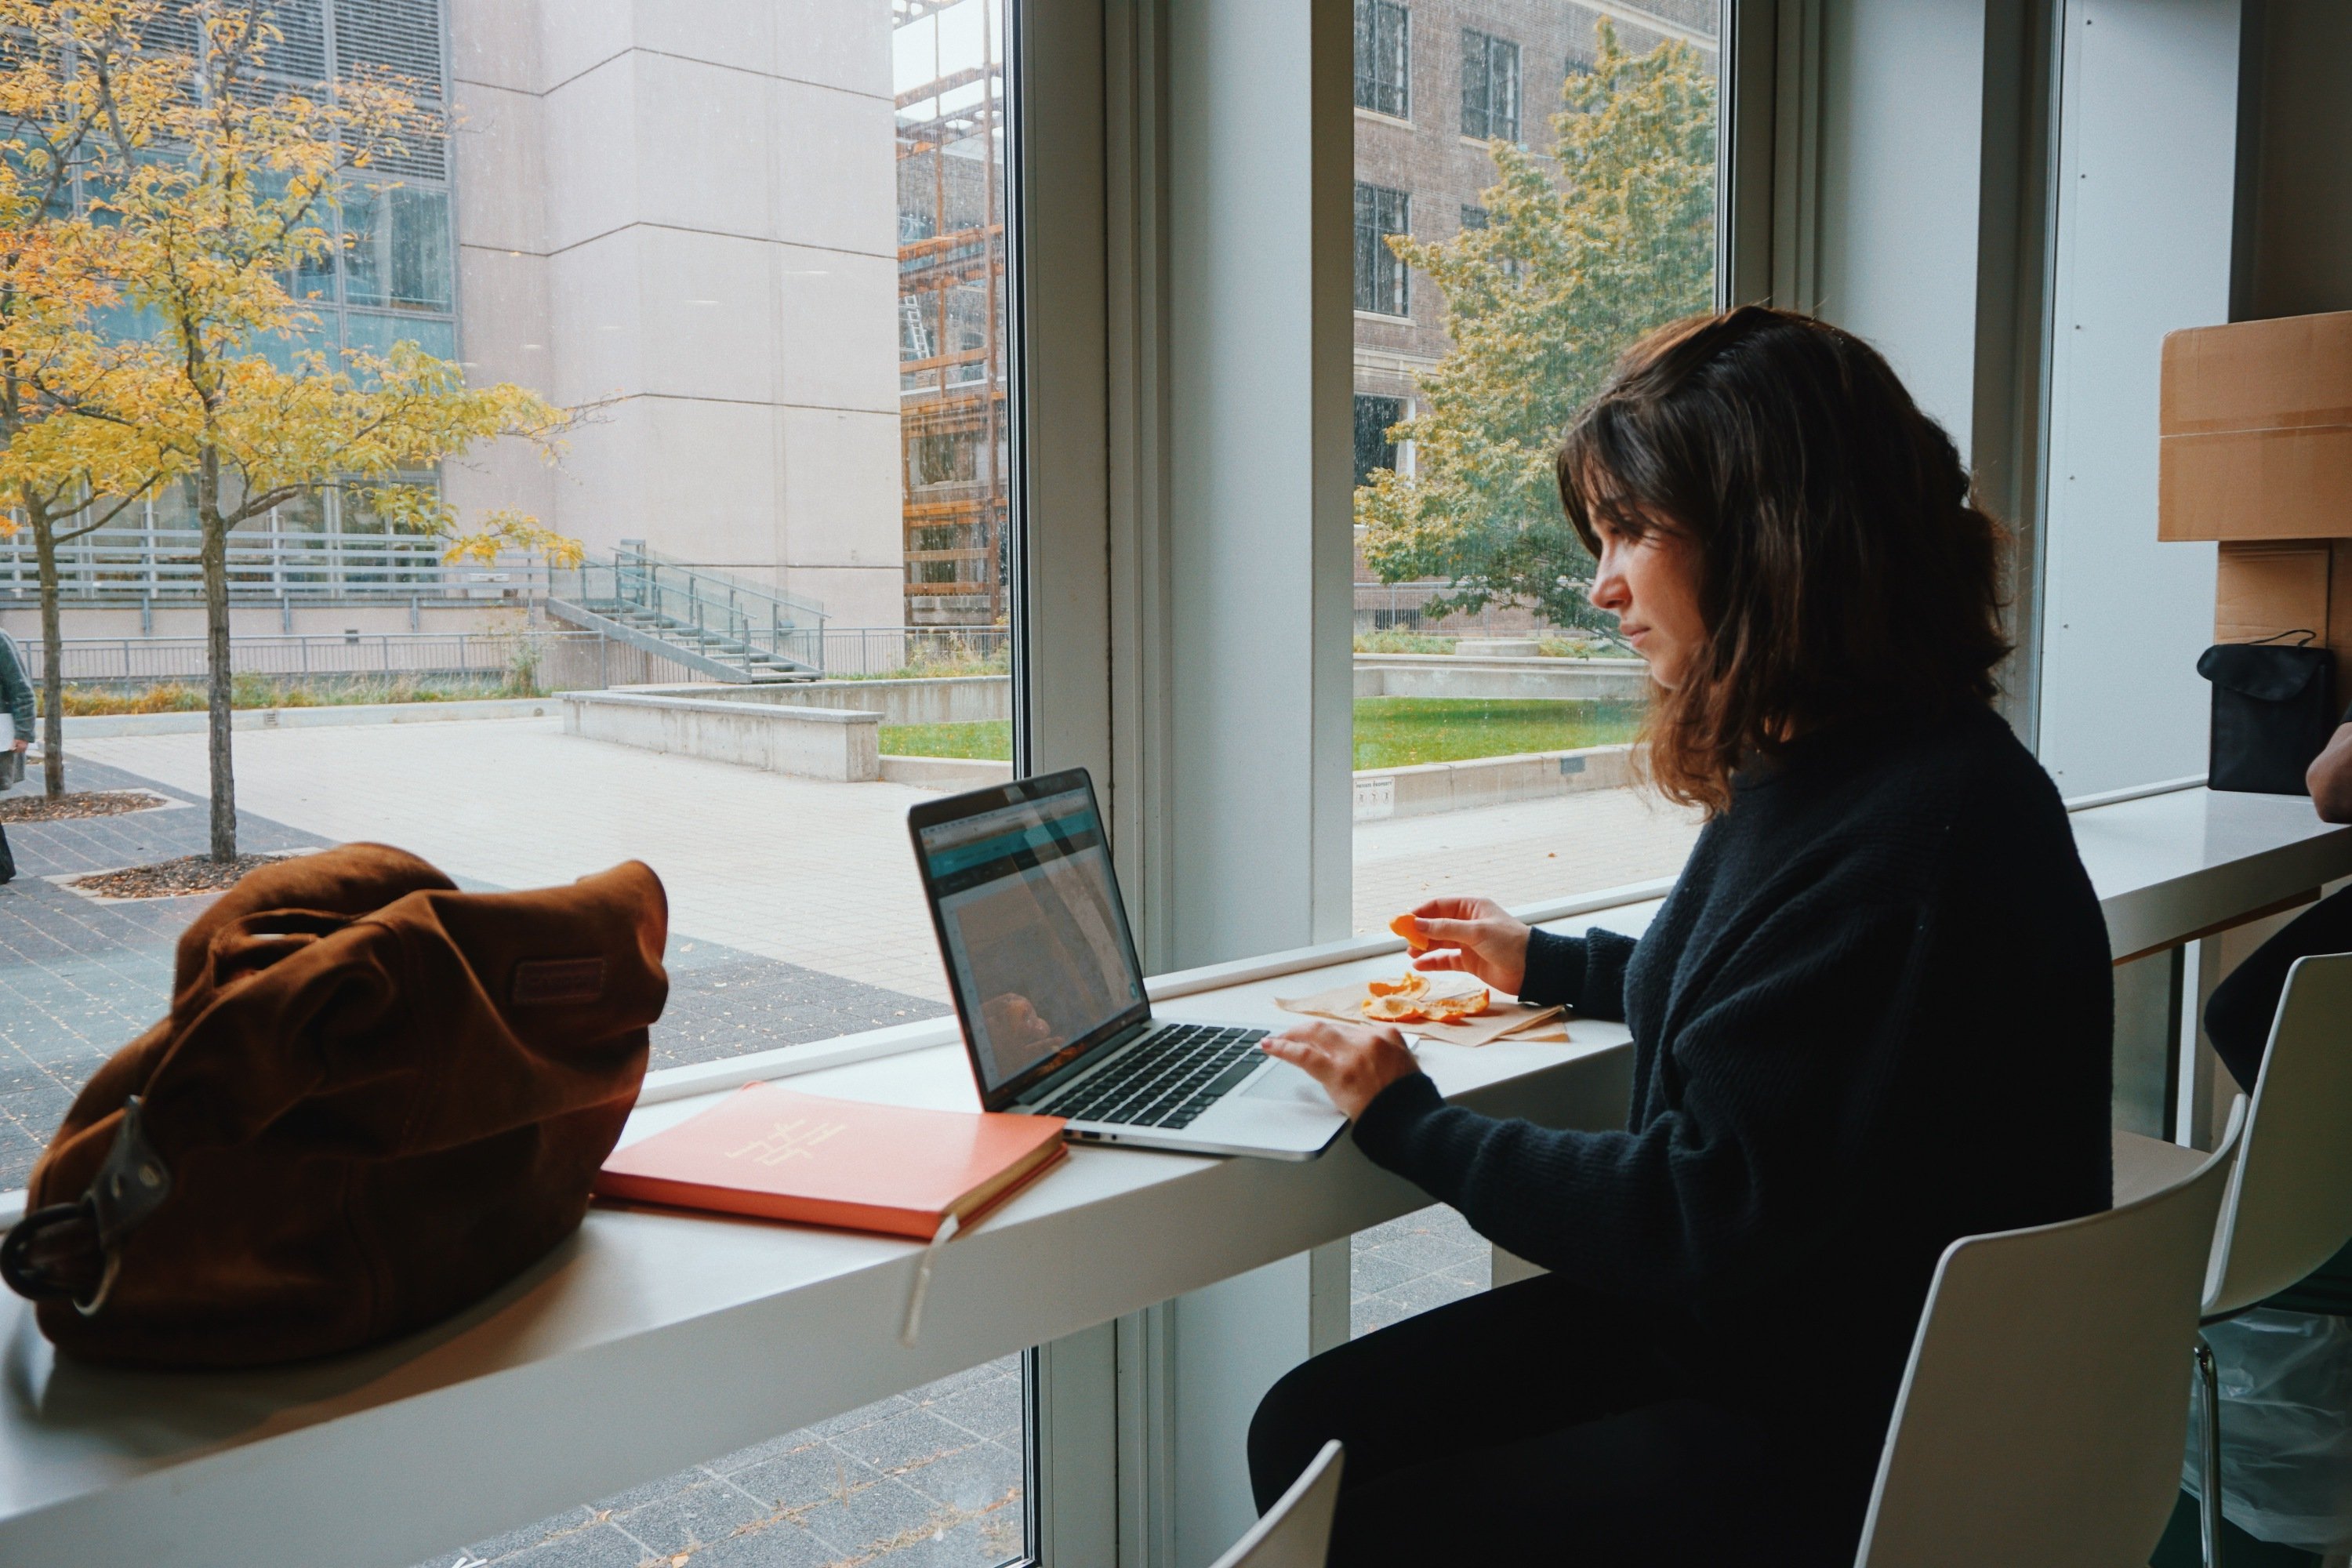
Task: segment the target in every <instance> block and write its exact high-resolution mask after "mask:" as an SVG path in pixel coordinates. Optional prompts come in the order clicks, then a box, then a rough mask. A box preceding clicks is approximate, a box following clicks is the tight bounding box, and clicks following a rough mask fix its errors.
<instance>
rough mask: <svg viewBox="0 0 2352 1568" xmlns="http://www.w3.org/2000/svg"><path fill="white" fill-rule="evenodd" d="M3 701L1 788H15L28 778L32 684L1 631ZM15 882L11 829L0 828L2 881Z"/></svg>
mask: <svg viewBox="0 0 2352 1568" xmlns="http://www.w3.org/2000/svg"><path fill="white" fill-rule="evenodd" d="M0 702H5V703H6V704H7V705H8V724H9V731H10V734H9V741H8V748H7V750H6V751H5V752H0V789H5V788H10V787H13V786H14V785H15V784H17V783H18V782H19V781H21V780H22V779H23V778H24V776H25V750H26V747H28V746H30V745H31V744H32V743H33V683H32V682H31V681H30V680H28V679H26V678H25V658H24V656H23V655H22V654H20V653H19V652H17V651H16V638H15V637H10V636H9V635H8V634H7V633H6V632H0ZM15 880H16V856H15V855H13V854H11V853H10V852H9V849H8V830H7V829H6V828H5V827H0V882H13V881H15Z"/></svg>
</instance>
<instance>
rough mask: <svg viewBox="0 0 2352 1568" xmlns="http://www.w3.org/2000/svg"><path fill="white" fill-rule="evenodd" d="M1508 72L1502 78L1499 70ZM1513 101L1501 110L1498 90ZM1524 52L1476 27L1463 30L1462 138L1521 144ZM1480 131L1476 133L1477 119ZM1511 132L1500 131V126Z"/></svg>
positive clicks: (1477, 128) (1515, 45) (1501, 94)
mask: <svg viewBox="0 0 2352 1568" xmlns="http://www.w3.org/2000/svg"><path fill="white" fill-rule="evenodd" d="M1498 67H1501V68H1503V69H1502V70H1501V71H1500V73H1499V75H1498V71H1497V68H1498ZM1474 82H1475V88H1476V91H1477V100H1476V102H1477V107H1476V108H1475V110H1474V109H1473V108H1472V98H1471V93H1472V89H1473V86H1474ZM1498 85H1499V86H1500V88H1501V89H1502V90H1501V93H1500V96H1502V97H1504V98H1507V99H1508V100H1509V104H1508V108H1507V110H1497V109H1496V106H1495V101H1496V97H1497V92H1496V89H1497V87H1498ZM1520 108H1521V103H1520V50H1519V46H1518V45H1517V43H1515V42H1513V41H1512V40H1511V39H1509V38H1506V37H1502V36H1501V35H1500V34H1496V33H1488V32H1483V31H1481V30H1480V29H1478V28H1476V27H1465V28H1463V29H1462V134H1463V135H1465V136H1467V137H1469V138H1470V139H1471V140H1472V141H1474V142H1513V143H1517V142H1518V141H1519V120H1520ZM1474 114H1475V117H1476V119H1475V125H1476V129H1473V115H1474ZM1498 125H1501V126H1505V127H1507V129H1497V126H1498Z"/></svg>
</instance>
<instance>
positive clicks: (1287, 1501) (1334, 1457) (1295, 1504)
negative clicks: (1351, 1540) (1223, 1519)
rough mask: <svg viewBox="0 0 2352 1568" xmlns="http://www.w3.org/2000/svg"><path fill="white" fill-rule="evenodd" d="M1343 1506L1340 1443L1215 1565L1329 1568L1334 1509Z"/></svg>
mask: <svg viewBox="0 0 2352 1568" xmlns="http://www.w3.org/2000/svg"><path fill="white" fill-rule="evenodd" d="M1338 1507H1339V1443H1338V1442H1337V1441H1336V1440H1334V1441H1332V1442H1328V1443H1326V1444H1324V1445H1323V1451H1322V1452H1321V1453H1319V1454H1318V1455H1316V1456H1315V1462H1314V1463H1313V1464H1311V1465H1309V1466H1307V1468H1306V1470H1305V1471H1304V1472H1303V1473H1302V1474H1301V1475H1300V1476H1299V1478H1298V1479H1297V1480H1295V1481H1293V1482H1291V1483H1290V1489H1289V1490H1288V1491H1286V1492H1285V1493H1283V1494H1282V1496H1281V1497H1280V1498H1279V1499H1277V1500H1276V1502H1275V1505H1274V1506H1273V1507H1272V1508H1270V1509H1267V1510H1265V1518H1264V1519H1261V1520H1259V1521H1257V1522H1256V1523H1255V1524H1253V1525H1251V1526H1250V1527H1249V1533H1248V1534H1246V1535H1244V1536H1243V1537H1242V1538H1241V1539H1240V1540H1239V1541H1236V1542H1234V1545H1233V1550H1232V1551H1230V1552H1226V1553H1225V1554H1224V1555H1223V1557H1220V1558H1218V1559H1217V1560H1216V1562H1215V1563H1212V1564H1211V1565H1210V1568H1323V1563H1324V1560H1325V1559H1326V1558H1328V1557H1329V1556H1330V1555H1331V1512H1332V1510H1334V1509H1336V1508H1338Z"/></svg>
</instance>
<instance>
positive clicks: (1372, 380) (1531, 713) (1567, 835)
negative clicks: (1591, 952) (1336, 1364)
mask: <svg viewBox="0 0 2352 1568" xmlns="http://www.w3.org/2000/svg"><path fill="white" fill-rule="evenodd" d="M1420 10H1421V13H1422V18H1421V19H1422V23H1423V36H1424V37H1449V38H1450V37H1460V38H1461V39H1462V45H1463V58H1462V76H1461V80H1462V110H1463V112H1462V118H1461V121H1460V123H1459V124H1458V126H1457V125H1456V124H1454V123H1452V122H1447V123H1444V124H1439V125H1434V126H1430V125H1418V126H1414V127H1410V128H1408V127H1403V126H1397V125H1391V124H1389V123H1387V122H1385V121H1378V120H1374V119H1372V118H1370V117H1369V116H1359V117H1358V119H1357V121H1356V178H1357V180H1358V182H1359V184H1358V191H1359V196H1358V206H1357V211H1358V214H1359V217H1358V229H1357V247H1358V251H1357V254H1358V257H1359V260H1358V272H1357V277H1358V287H1359V289H1363V287H1364V281H1363V280H1364V279H1365V277H1366V267H1365V261H1364V259H1363V258H1365V257H1366V256H1367V254H1368V251H1369V248H1370V247H1369V243H1368V238H1367V233H1368V226H1367V225H1366V223H1365V221H1364V217H1363V216H1362V215H1363V214H1364V213H1365V210H1366V207H1365V203H1364V198H1363V195H1362V193H1363V192H1364V191H1365V190H1366V189H1368V188H1369V189H1378V188H1381V187H1390V188H1397V189H1410V190H1412V193H1413V195H1414V198H1415V199H1416V201H1417V202H1418V203H1419V204H1420V208H1421V211H1422V213H1423V215H1427V214H1428V213H1430V212H1432V211H1436V212H1440V213H1458V214H1459V215H1460V223H1459V226H1457V227H1456V228H1455V229H1454V231H1453V232H1452V233H1450V234H1446V235H1443V236H1438V235H1433V234H1432V233H1431V232H1429V231H1430V230H1431V229H1432V228H1433V227H1434V225H1433V224H1432V223H1430V221H1429V220H1428V219H1427V217H1426V216H1424V217H1423V222H1422V225H1421V228H1422V232H1420V233H1418V234H1415V235H1412V236H1408V237H1403V238H1401V239H1398V240H1396V241H1394V242H1393V243H1392V244H1391V242H1389V241H1387V240H1386V239H1385V238H1382V239H1381V240H1379V241H1378V242H1377V243H1379V244H1380V245H1381V248H1382V249H1383V250H1384V251H1388V252H1390V253H1391V254H1392V255H1393V256H1394V258H1395V259H1397V260H1398V261H1399V263H1400V265H1401V267H1402V270H1403V271H1404V273H1405V274H1406V279H1409V281H1407V280H1405V279H1400V281H1399V282H1398V284H1397V286H1396V291H1397V294H1398V296H1399V297H1400V299H1402V297H1403V296H1404V294H1405V292H1406V289H1408V288H1410V289H1411V290H1412V300H1413V303H1414V305H1415V307H1416V310H1414V311H1413V312H1412V313H1410V315H1408V313H1407V312H1405V311H1403V310H1398V311H1396V312H1395V314H1396V315H1398V316H1404V317H1407V319H1404V320H1390V319H1385V318H1384V317H1378V316H1372V315H1359V316H1358V318H1357V320H1356V342H1355V393H1356V399H1357V401H1356V407H1357V410H1358V416H1357V421H1356V430H1357V448H1356V449H1357V454H1358V457H1357V483H1358V489H1357V492H1356V524H1357V527H1356V545H1357V549H1356V561H1357V568H1356V573H1357V575H1356V601H1355V605H1356V656H1355V661H1356V674H1355V690H1356V691H1357V692H1358V693H1359V695H1358V696H1357V698H1356V699H1355V751H1356V756H1355V766H1356V789H1355V794H1354V798H1355V802H1356V817H1357V820H1356V825H1355V925H1356V929H1357V930H1358V931H1378V930H1381V928H1383V927H1384V926H1385V925H1386V924H1387V922H1388V921H1389V919H1390V918H1391V916H1393V915H1395V914H1398V913H1400V912H1402V911H1403V910H1409V909H1411V908H1412V907H1413V906H1414V905H1416V904H1418V903H1420V902H1422V901H1423V900H1427V899H1430V898H1433V897H1439V896H1444V895H1447V894H1484V895H1486V896H1489V897H1493V898H1496V899H1499V900H1503V901H1504V902H1506V903H1527V902H1532V901H1535V900H1544V899H1551V898H1559V897H1566V896H1570V895H1579V894H1589V893H1592V892H1597V891H1600V890H1601V889H1608V888H1613V887H1620V886H1624V885H1626V884H1630V883H1637V882H1643V881H1646V880H1649V879H1656V878H1661V877H1665V876H1670V875H1671V874H1673V873H1674V872H1675V870H1676V869H1678V868H1680V866H1681V864H1682V861H1683V858H1684V857H1685V855H1686V854H1687V852H1688V849H1689V847H1690V844H1691V842H1692V839H1693V838H1694V837H1695V836H1696V831H1697V824H1696V822H1695V821H1694V820H1693V818H1692V817H1691V816H1689V815H1688V814H1686V813H1684V812H1681V811H1677V810H1675V809H1672V808H1670V807H1667V806H1665V805H1663V804H1661V803H1659V802H1657V801H1656V800H1655V799H1654V798H1653V797H1652V796H1650V795H1647V794H1646V793H1645V792H1644V791H1643V790H1642V789H1641V788H1640V787H1639V785H1638V784H1637V783H1636V781H1635V778H1634V776H1633V771H1632V770H1631V768H1630V766H1629V759H1630V742H1632V741H1633V737H1634V734H1635V733H1636V731H1637V730H1638V728H1639V726H1640V724H1641V721H1642V716H1643V708H1644V702H1645V697H1646V692H1647V681H1646V678H1645V676H1644V673H1643V666H1642V665H1641V663H1640V661H1638V660H1637V659H1634V658H1632V657H1630V653H1629V650H1627V649H1626V648H1624V647H1622V646H1621V645H1619V644H1618V643H1617V642H1615V641H1614V640H1613V639H1612V637H1611V636H1610V632H1611V629H1612V621H1611V618H1610V617H1608V616H1602V615H1599V614H1596V613H1595V612H1594V611H1593V610H1592V608H1591V605H1590V604H1589V603H1588V602H1587V601H1586V599H1585V597H1584V593H1585V588H1586V586H1587V584H1589V583H1590V582H1591V574H1592V562H1591V558H1590V557H1589V556H1588V555H1587V554H1586V553H1585V552H1584V551H1583V549H1582V548H1581V547H1580V545H1579V544H1578V543H1577V542H1576V541H1575V538H1574V536H1573V535H1572V534H1571V533H1570V531H1569V530H1568V527H1567V523H1566V521H1565V519H1564V518H1563V517H1562V516H1561V514H1560V510H1559V501H1558V500H1557V498H1556V497H1555V495H1554V494H1553V491H1552V478H1551V462H1550V458H1551V453H1552V450H1553V448H1554V447H1555V446H1556V444H1557V442H1558V439H1559V433H1560V430H1561V429H1562V428H1563V427H1564V426H1565V425H1566V423H1567V421H1568V419H1569V417H1570V415H1571V414H1572V413H1573V411H1574V410H1575V408H1576V407H1577V405H1579V404H1580V402H1581V401H1582V400H1583V399H1584V398H1585V397H1587V396H1589V395H1591V392H1592V391H1593V390H1594V388H1596V387H1597V386H1598V385H1599V384H1600V382H1601V377H1602V376H1603V375H1604V374H1606V373H1607V370H1608V367H1609V365H1610V363H1612V361H1613V360H1614V359H1615V357H1616V356H1617V354H1618V353H1620V352H1621V351H1622V349H1623V348H1624V347H1625V345H1626V344H1627V343H1628V342H1630V341H1631V340H1632V339H1633V337H1634V336H1635V335H1637V334H1638V333H1640V332H1642V331H1644V330H1646V329H1647V328H1649V327H1651V326H1654V325H1656V324H1658V323H1660V322H1663V321H1670V320H1673V319H1674V318H1675V317H1678V316H1682V315H1685V314H1688V313H1690V312H1693V311H1696V310H1706V309H1708V308H1710V307H1711V305H1712V304H1713V302H1714V291H1715V244H1716V236H1715V174H1716V171H1715V146H1716V136H1715V112H1716V101H1717V78H1716V47H1715V42H1716V36H1717V28H1716V6H1715V5H1714V3H1713V0H1654V3H1649V0H1644V3H1643V4H1635V5H1619V4H1598V3H1596V4H1590V5H1578V4H1570V3H1567V0H1540V3H1533V4H1528V5H1515V6H1512V7H1510V8H1509V9H1508V10H1507V12H1506V13H1503V14H1501V15H1500V16H1497V15H1496V13H1495V12H1494V10H1493V8H1492V7H1481V8H1478V9H1475V10H1474V9H1473V8H1471V7H1469V6H1466V5H1465V6H1462V7H1459V8H1456V9H1454V10H1450V11H1433V10H1432V8H1431V6H1430V5H1428V4H1427V3H1426V0H1424V3H1423V5H1422V6H1421V7H1420ZM1498 21H1500V22H1505V23H1507V26H1508V29H1509V31H1510V33H1511V37H1510V38H1509V39H1505V38H1502V37H1497V36H1496V22H1498ZM1435 28H1444V31H1434V30H1433V29H1435ZM1523 63H1524V64H1525V65H1526V66H1527V67H1528V68H1530V69H1531V70H1532V68H1534V67H1536V66H1537V65H1538V63H1540V64H1541V65H1542V66H1543V67H1544V68H1545V69H1547V70H1549V69H1558V70H1559V75H1557V76H1554V77H1551V78H1550V79H1548V80H1539V79H1537V78H1536V77H1535V76H1534V75H1530V76H1529V77H1528V80H1527V82H1526V87H1527V96H1526V105H1525V112H1524V114H1523V113H1522V112H1521V107H1520V96H1519V81H1518V74H1519V71H1520V68H1521V66H1522V64H1523ZM1426 118H1428V117H1426V116H1424V119H1426ZM1457 131H1458V132H1460V134H1458V135H1457V134H1456V132H1457ZM1465 136H1467V137H1475V138H1477V139H1478V141H1477V142H1468V141H1465V140H1464V139H1463V138H1464V137H1465ZM1522 140H1524V142H1525V143H1526V144H1525V146H1524V147H1521V146H1516V145H1513V143H1515V142H1520V141H1522ZM1432 204H1439V205H1435V206H1433V205H1432ZM1627 215H1633V216H1631V217H1630V218H1629V217H1628V216H1627ZM1441 221H1442V220H1441ZM1401 227H1402V226H1400V228H1401ZM1361 302H1362V301H1361V299H1360V300H1359V303H1361ZM1382 401H1386V402H1387V403H1388V404H1389V405H1391V406H1395V407H1397V408H1398V409H1399V410H1400V416H1399V418H1398V419H1397V420H1395V421H1391V424H1390V425H1389V426H1383V427H1382V431H1381V437H1380V440H1381V443H1382V445H1381V447H1379V448H1374V447H1370V446H1369V445H1368V439H1367V438H1368V428H1369V420H1368V417H1367V411H1368V410H1370V409H1372V408H1374V407H1376V406H1379V405H1380V404H1381V402H1382ZM1407 411H1409V412H1407ZM1391 440H1394V441H1400V442H1404V443H1409V447H1410V450H1411V452H1412V461H1411V462H1410V463H1409V464H1404V465H1397V464H1394V463H1383V462H1380V461H1377V460H1369V461H1368V460H1367V459H1368V458H1376V457H1377V454H1378V452H1380V451H1385V450H1387V449H1388V448H1387V447H1386V443H1387V442H1389V441H1391ZM1572 1032H1573V1026H1571V1033H1572ZM1486 1257H1487V1254H1486V1248H1485V1247H1484V1244H1482V1243H1481V1242H1479V1240H1478V1239H1477V1237H1475V1236H1473V1235H1472V1234H1470V1232H1469V1231H1468V1230H1467V1228H1466V1227H1465V1226H1463V1225H1462V1223H1461V1221H1460V1219H1459V1217H1458V1216H1456V1215H1452V1214H1451V1213H1450V1212H1448V1211H1446V1210H1444V1209H1433V1210H1428V1211H1425V1212H1423V1213H1422V1214H1418V1215H1410V1216H1408V1217H1407V1218H1405V1219H1402V1220H1399V1221H1397V1222H1396V1223H1394V1224H1392V1225H1390V1226H1382V1227H1381V1228H1380V1229H1378V1230H1375V1231H1370V1232H1367V1233H1365V1234H1364V1235H1362V1236H1360V1237H1358V1238H1357V1243H1356V1258H1355V1275H1354V1284H1355V1295H1356V1301H1355V1313H1354V1316H1355V1322H1356V1328H1357V1331H1359V1332H1361V1331H1365V1330H1368V1329H1370V1328H1376V1327H1379V1326H1381V1325H1382V1324H1384V1323H1387V1322H1391V1321H1395V1320H1396V1319H1397V1318H1399V1317H1402V1316H1405V1315H1407V1314H1409V1313H1411V1312H1415V1311H1419V1310H1423V1309H1425V1308H1427V1307H1430V1306H1433V1305H1436V1304H1438V1303H1439V1302H1442V1301H1444V1300H1450V1299H1453V1298H1454V1297H1457V1296H1460V1295H1464V1294H1466V1293H1468V1292H1470V1291H1473V1290H1475V1289H1481V1288H1483V1287H1484V1285H1485V1283H1486V1278H1487V1276H1486Z"/></svg>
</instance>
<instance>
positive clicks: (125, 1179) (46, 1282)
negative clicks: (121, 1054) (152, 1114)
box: [0, 1094, 172, 1318]
mask: <svg viewBox="0 0 2352 1568" xmlns="http://www.w3.org/2000/svg"><path fill="white" fill-rule="evenodd" d="M141 1109H142V1108H141V1101H140V1098H139V1096H137V1095H135V1094H134V1095H131V1096H130V1097H128V1098H127V1099H125V1100H123V1102H122V1121H121V1125H119V1126H118V1127H117V1128H116V1129H115V1131H114V1146H113V1147H112V1148H110V1149H109V1150H108V1151H107V1154H106V1163H104V1164H102V1165H100V1167H99V1168H98V1175H97V1177H96V1178H95V1179H94V1180H92V1181H91V1183H90V1184H89V1191H87V1192H85V1193H83V1194H82V1195H81V1198H80V1200H79V1202H76V1203H70V1204H50V1205H47V1207H44V1208H37V1209H35V1210H34V1211H33V1212H32V1213H31V1214H28V1215H26V1216H25V1217H24V1218H23V1219H20V1220H18V1221H17V1222H16V1224H15V1225H14V1226H10V1227H9V1230H8V1234H7V1237H5V1239H0V1279H5V1281H6V1282H7V1286H8V1289H11V1290H14V1291H16V1294H18V1295H19V1296H23V1297H25V1298H26V1299H27V1300H35V1301H41V1300H57V1299H58V1298H60V1297H63V1298H65V1299H66V1300H70V1301H72V1302H73V1304H74V1307H75V1309H76V1310H79V1312H80V1313H81V1315H82V1316H83V1317H85V1318H88V1317H94V1316H96V1315H97V1313H98V1311H99V1310H100V1308H102V1307H104V1306H105V1305H106V1299H107V1297H108V1296H110V1295H111V1294H112V1293H113V1290H114V1277H115V1274H116V1273H117V1272H118V1270H119V1269H120V1268H121V1262H122V1238H123V1237H126V1236H128V1235H130V1234H131V1231H133V1230H135V1229H137V1228H138V1227H139V1226H140V1225H141V1224H142V1223H143V1222H144V1221H145V1220H146V1218H147V1216H148V1215H152V1214H153V1213H154V1212H155V1211H156V1210H157V1209H158V1208H160V1207H162V1206H163V1200H164V1199H166V1198H168V1197H170V1196H171V1195H172V1173H171V1171H170V1170H169V1169H168V1168H166V1167H165V1165H164V1163H163V1157H162V1156H161V1155H159V1154H157V1153H156V1152H155V1150H154V1146H153V1145H152V1144H151V1143H149V1142H148V1141H147V1132H146V1129H145V1128H144V1127H143V1126H142V1125H141V1118H140V1112H141Z"/></svg>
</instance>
